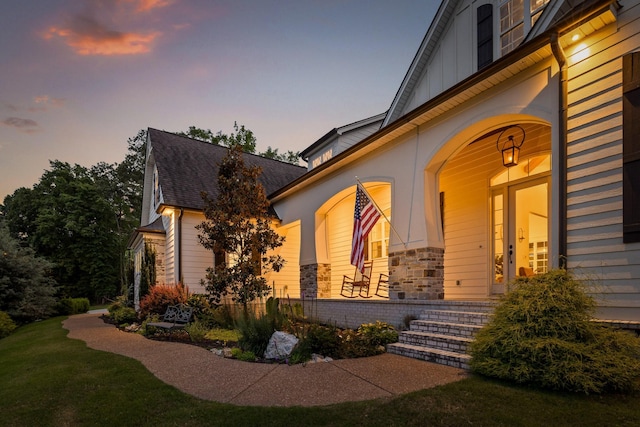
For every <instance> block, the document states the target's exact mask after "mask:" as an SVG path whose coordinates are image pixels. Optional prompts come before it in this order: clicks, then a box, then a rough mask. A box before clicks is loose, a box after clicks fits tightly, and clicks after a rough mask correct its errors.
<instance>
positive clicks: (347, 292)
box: [340, 261, 373, 298]
mask: <svg viewBox="0 0 640 427" xmlns="http://www.w3.org/2000/svg"><path fill="white" fill-rule="evenodd" d="M372 270H373V261H365V262H364V273H360V270H358V267H356V271H355V273H354V274H353V278H351V277H349V276H346V275H345V276H342V289H341V290H340V295H342V296H343V297H345V298H357V297H358V296H361V297H362V298H371V297H370V296H369V284H370V283H371V271H372Z"/></svg>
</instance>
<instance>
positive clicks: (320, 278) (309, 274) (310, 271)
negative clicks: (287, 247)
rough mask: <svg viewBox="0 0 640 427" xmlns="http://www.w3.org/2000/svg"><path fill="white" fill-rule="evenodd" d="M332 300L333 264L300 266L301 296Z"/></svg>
mask: <svg viewBox="0 0 640 427" xmlns="http://www.w3.org/2000/svg"><path fill="white" fill-rule="evenodd" d="M302 295H304V297H305V298H309V297H311V298H331V264H307V265H301V266H300V296H302Z"/></svg>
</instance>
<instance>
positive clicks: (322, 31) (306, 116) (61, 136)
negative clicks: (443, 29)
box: [0, 0, 439, 203]
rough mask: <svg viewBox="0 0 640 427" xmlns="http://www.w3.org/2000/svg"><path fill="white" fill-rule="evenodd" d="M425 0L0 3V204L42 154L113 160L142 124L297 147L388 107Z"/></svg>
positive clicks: (422, 23) (421, 30)
mask: <svg viewBox="0 0 640 427" xmlns="http://www.w3.org/2000/svg"><path fill="white" fill-rule="evenodd" d="M438 5H439V2H438V1H435V0H422V1H419V0H393V1H391V0H297V1H295V0H277V1H276V0H274V1H271V0H228V1H227V0H220V1H219V0H20V1H3V2H1V3H0V203H1V202H2V200H3V199H4V197H5V195H7V194H11V193H13V191H15V190H16V189H17V188H19V187H31V186H32V185H33V184H35V183H37V182H38V180H39V178H40V176H41V175H42V173H43V172H44V171H45V169H48V168H49V160H54V159H57V160H61V161H64V162H69V163H72V164H73V163H78V164H80V165H83V166H87V167H90V166H92V165H94V164H96V163H98V162H100V161H104V162H108V163H113V162H120V161H122V160H123V159H124V155H125V153H126V148H127V139H128V138H130V137H133V136H135V135H136V134H137V132H138V131H139V130H140V129H145V128H147V127H154V128H158V129H163V130H167V131H171V132H177V131H186V130H187V129H188V127H189V126H191V125H194V126H197V127H201V128H203V129H211V130H212V131H214V132H217V131H222V132H224V133H229V132H232V131H233V123H234V121H237V122H238V124H243V125H245V126H246V127H247V128H248V129H251V130H252V131H253V132H254V133H255V135H256V137H257V139H258V150H260V151H263V150H265V149H266V148H267V146H271V147H273V148H278V149H279V150H280V151H281V152H282V151H286V150H293V151H301V150H303V149H304V148H306V147H307V146H309V145H311V144H312V143H313V142H314V141H316V140H317V139H318V138H320V137H321V136H322V135H324V134H325V133H326V132H327V131H329V130H331V129H332V128H334V127H337V126H342V125H344V124H348V123H351V122H354V121H357V120H360V119H363V118H366V117H370V116H373V115H375V114H378V113H382V112H384V111H385V110H387V109H388V108H389V106H390V104H391V101H392V100H393V97H394V95H395V94H396V91H397V90H398V87H399V85H400V83H401V82H402V79H403V78H404V75H405V73H406V72H407V70H408V67H409V65H410V63H411V60H412V59H413V57H414V55H415V53H416V51H417V49H418V47H419V45H420V42H421V41H422V38H423V37H424V35H425V33H426V31H427V29H428V27H429V24H430V23H431V20H432V19H433V16H434V14H435V12H436V10H437V8H438Z"/></svg>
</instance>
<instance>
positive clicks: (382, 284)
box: [376, 273, 389, 298]
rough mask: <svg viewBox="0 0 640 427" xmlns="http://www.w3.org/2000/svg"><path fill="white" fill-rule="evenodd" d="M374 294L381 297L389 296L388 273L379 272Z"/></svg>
mask: <svg viewBox="0 0 640 427" xmlns="http://www.w3.org/2000/svg"><path fill="white" fill-rule="evenodd" d="M376 295H377V296H379V297H382V298H389V275H388V274H384V273H380V278H379V279H378V287H376Z"/></svg>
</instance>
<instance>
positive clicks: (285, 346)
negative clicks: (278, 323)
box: [264, 331, 298, 359]
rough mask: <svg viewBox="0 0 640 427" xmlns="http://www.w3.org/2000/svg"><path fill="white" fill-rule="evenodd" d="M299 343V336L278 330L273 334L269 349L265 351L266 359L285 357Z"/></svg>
mask: <svg viewBox="0 0 640 427" xmlns="http://www.w3.org/2000/svg"><path fill="white" fill-rule="evenodd" d="M296 344H298V338H296V337H295V336H294V335H291V334H288V333H286V332H281V331H276V332H274V333H273V335H271V338H270V339H269V344H268V345H267V349H266V350H265V351H264V358H265V359H284V358H286V357H289V355H290V354H291V352H292V351H293V348H294V347H295V346H296Z"/></svg>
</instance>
